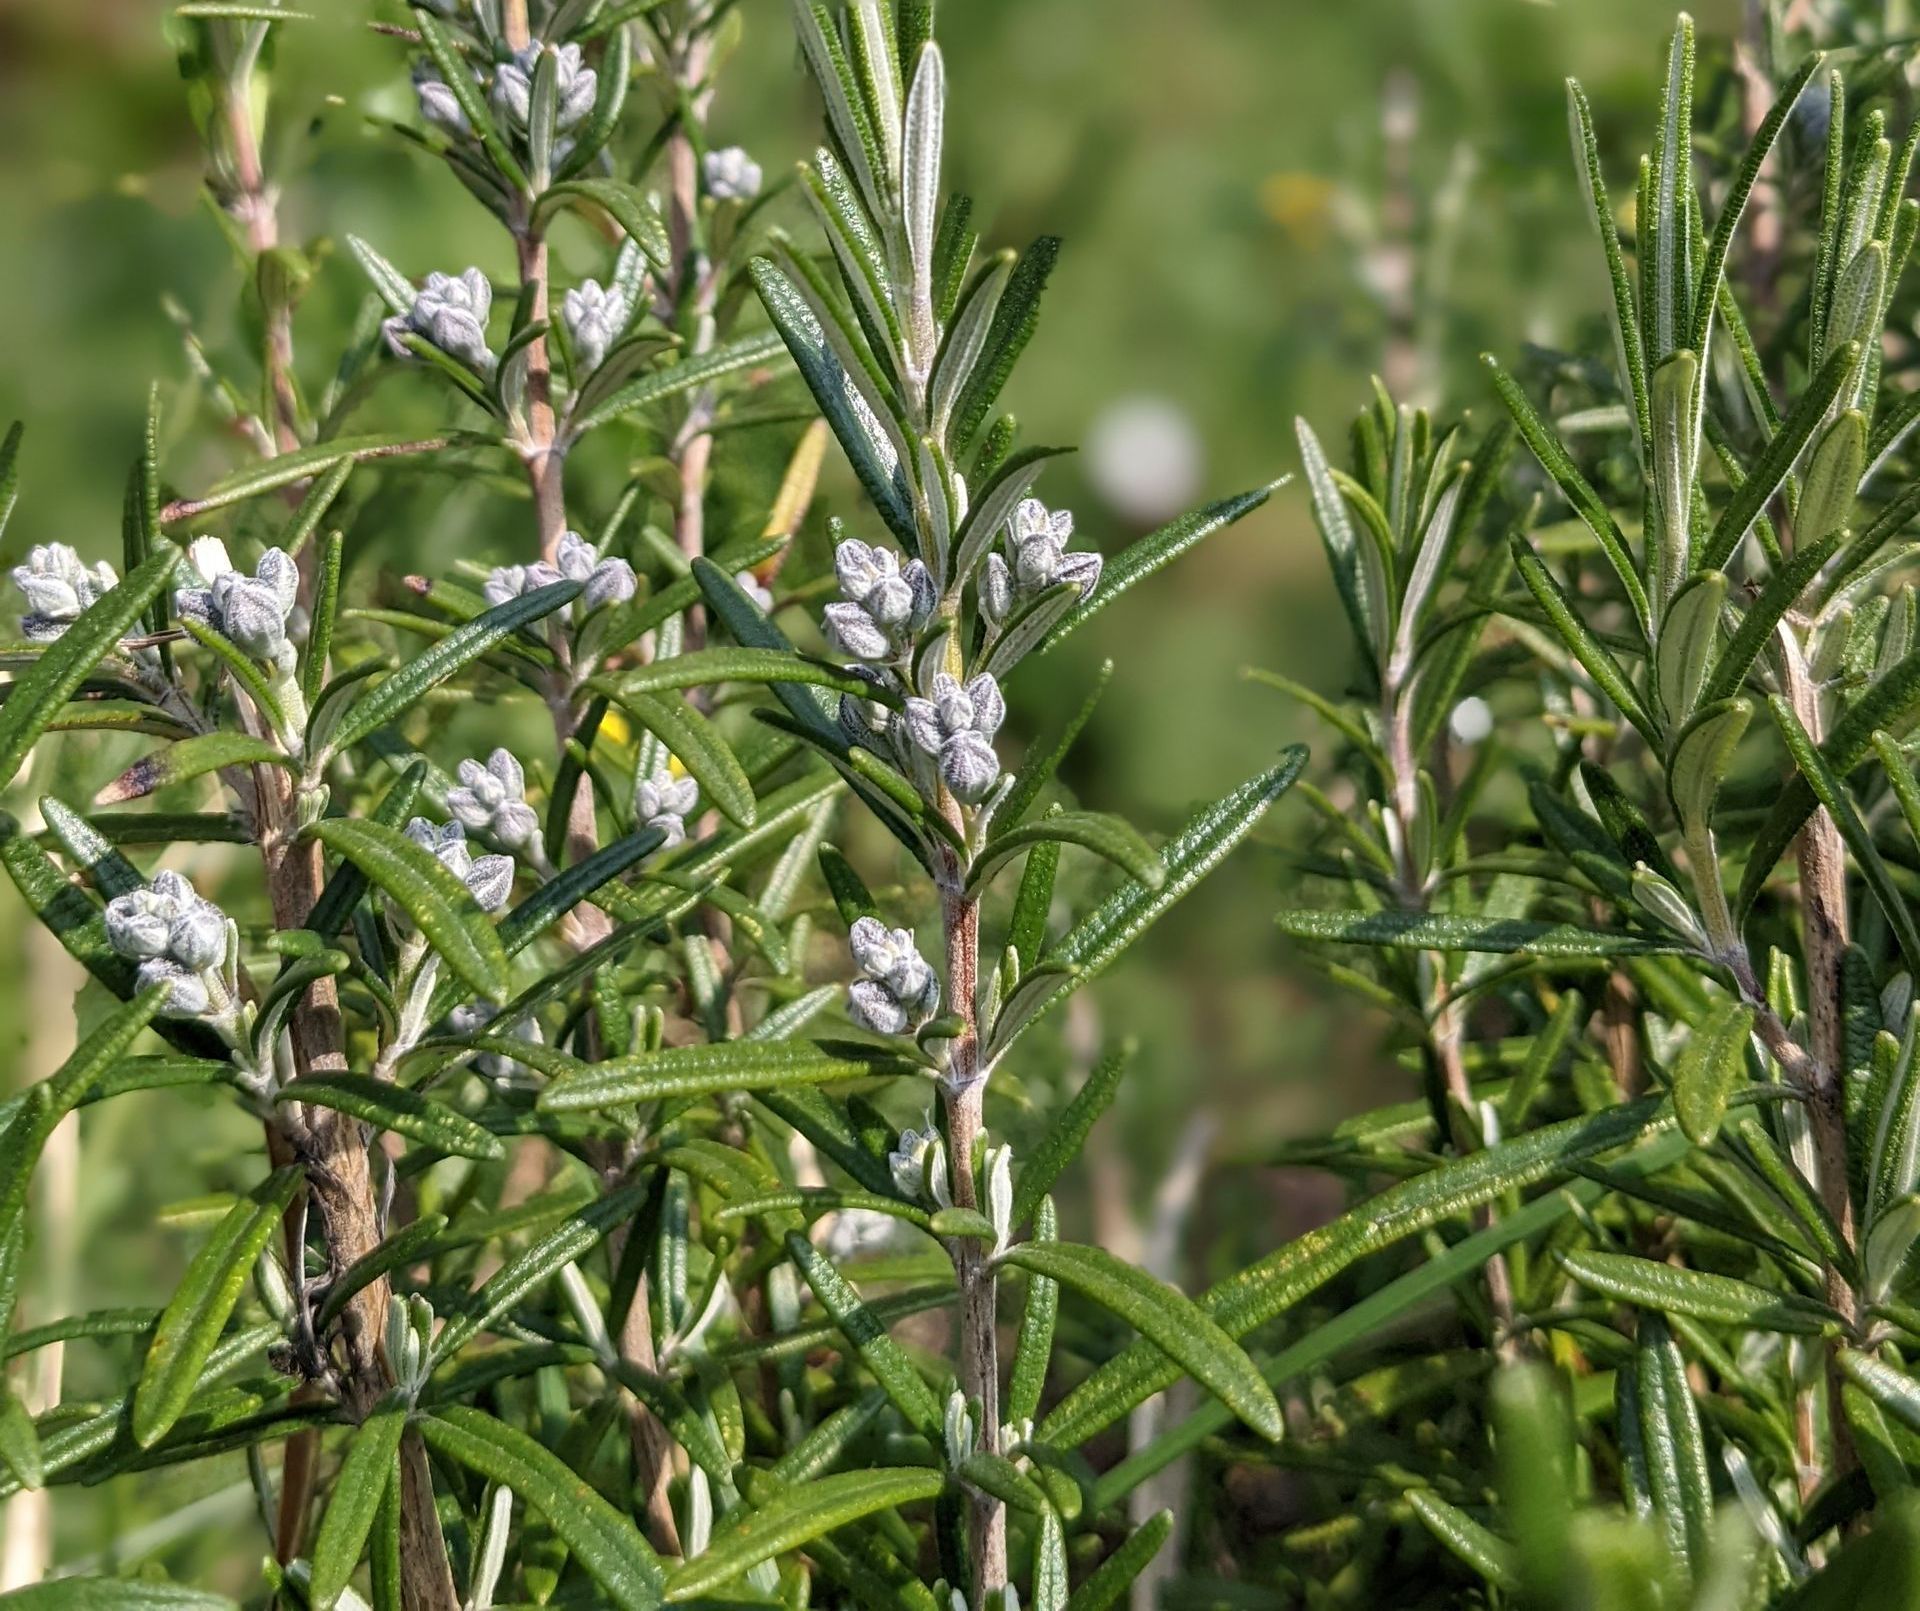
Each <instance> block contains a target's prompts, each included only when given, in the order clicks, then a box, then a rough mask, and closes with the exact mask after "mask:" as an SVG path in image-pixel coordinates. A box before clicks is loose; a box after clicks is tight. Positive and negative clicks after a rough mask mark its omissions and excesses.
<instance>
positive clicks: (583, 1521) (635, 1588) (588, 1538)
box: [418, 1404, 666, 1611]
mask: <svg viewBox="0 0 1920 1611" xmlns="http://www.w3.org/2000/svg"><path fill="white" fill-rule="evenodd" d="M418 1425H419V1429H420V1435H421V1437H422V1438H424V1439H425V1440H426V1443H427V1446H428V1447H429V1448H431V1449H432V1450H433V1451H434V1452H435V1453H436V1454H438V1455H440V1456H441V1457H443V1458H444V1459H448V1460H452V1461H455V1462H457V1463H458V1464H460V1465H463V1466H466V1467H467V1468H469V1469H470V1470H473V1471H477V1472H479V1473H480V1475H481V1476H483V1477H486V1478H487V1479H488V1480H489V1481H492V1482H497V1483H501V1484H503V1485H504V1486H506V1487H508V1488H511V1489H512V1490H513V1491H514V1492H515V1493H517V1494H519V1495H520V1496H521V1498H523V1499H525V1500H526V1501H527V1503H528V1504H530V1505H531V1506H533V1508H534V1509H536V1510H537V1511H539V1512H540V1514H541V1515H542V1516H544V1517H545V1518H546V1519H547V1525H548V1526H550V1527H551V1528H552V1529H553V1530H554V1532H555V1533H556V1534H557V1535H558V1536H559V1537H560V1539H561V1540H562V1541H563V1542H564V1543H565V1544H566V1546H567V1548H568V1549H569V1550H570V1551H571V1552H572V1555H573V1558H574V1559H575V1560H576V1561H578V1562H579V1563H580V1566H581V1567H582V1568H583V1569H584V1570H585V1571H586V1573H587V1575H588V1576H590V1577H591V1578H592V1579H593V1580H594V1582H595V1583H597V1584H599V1586H600V1591H601V1593H602V1594H604V1595H605V1596H606V1603H607V1604H609V1605H613V1606H617V1607H619V1608H620V1611H655V1608H656V1607H657V1606H658V1605H659V1604H660V1597H661V1593H662V1590H663V1589H664V1587H665V1581H666V1577H665V1573H664V1572H662V1570H661V1567H660V1560H659V1557H658V1556H656V1555H655V1554H654V1553H653V1551H652V1550H651V1549H650V1548H648V1547H647V1541H646V1540H645V1539H644V1538H642V1537H641V1536H640V1533H639V1530H638V1529H637V1528H636V1527H635V1526H634V1525H633V1523H632V1522H631V1521H629V1520H628V1519H627V1517H625V1516H624V1515H622V1514H621V1513H620V1512H619V1511H617V1510H615V1509H614V1508H613V1506H612V1505H610V1504H608V1503H607V1502H606V1500H604V1499H602V1498H601V1497H600V1495H599V1494H597V1493H596V1492H595V1491H594V1489H593V1485H592V1484H591V1483H589V1482H588V1481H587V1480H586V1479H585V1478H584V1477H582V1476H580V1475H578V1474H577V1473H576V1472H574V1471H573V1470H571V1469H570V1468H569V1467H568V1466H567V1465H566V1464H565V1463H564V1462H563V1461H562V1460H561V1459H560V1458H559V1457H558V1456H557V1455H555V1454H553V1453H552V1452H551V1451H549V1450H547V1449H545V1448H543V1447H542V1446H541V1445H540V1444H538V1443H535V1442H534V1441H533V1439H532V1438H530V1437H528V1436H527V1435H526V1433H524V1432H522V1431H520V1430H519V1429H518V1428H517V1427H511V1426H508V1425H506V1424H505V1423H504V1422H502V1421H496V1420H495V1419H494V1418H493V1417H492V1416H490V1415H486V1414H483V1413H482V1412H481V1411H479V1410H476V1409H474V1408H472V1407H471V1406H469V1405H464V1404H448V1405H443V1406H441V1407H440V1408H438V1409H436V1410H434V1411H433V1412H432V1413H431V1414H429V1415H425V1416H422V1417H421V1419H420V1421H419V1423H418Z"/></svg>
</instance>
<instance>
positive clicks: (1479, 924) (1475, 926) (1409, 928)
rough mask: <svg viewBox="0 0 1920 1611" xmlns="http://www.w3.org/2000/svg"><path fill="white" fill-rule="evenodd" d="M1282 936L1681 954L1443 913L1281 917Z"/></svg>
mask: <svg viewBox="0 0 1920 1611" xmlns="http://www.w3.org/2000/svg"><path fill="white" fill-rule="evenodd" d="M1277 921H1278V923H1279V925H1280V930H1281V932H1282V933H1283V934H1290V935H1292V936H1293V937H1294V938H1295V939H1298V940H1321V941H1327V942H1330V943H1333V944H1337V945H1384V946H1391V947H1395V948H1397V949H1400V950H1412V951H1489V952H1496V953H1507V952H1523V953H1525V954H1526V955H1528V956H1540V957H1609V956H1654V955H1659V954H1661V953H1664V952H1672V951H1677V950H1679V949H1680V947H1679V946H1678V945H1675V944H1673V943H1672V942H1670V941H1667V940H1663V939H1658V938H1655V937H1653V936H1650V935H1641V934H1613V933H1608V932H1606V931H1604V930H1601V929H1581V928H1575V927H1574V926H1573V925H1572V924H1571V923H1529V922H1524V921H1522V920H1520V919H1518V918H1497V917H1489V918H1479V917H1455V916H1453V915H1451V914H1449V913H1444V912H1432V913H1429V912H1282V913H1281V914H1280V915H1279V917H1278V919H1277Z"/></svg>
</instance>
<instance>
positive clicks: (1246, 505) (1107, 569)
mask: <svg viewBox="0 0 1920 1611" xmlns="http://www.w3.org/2000/svg"><path fill="white" fill-rule="evenodd" d="M1292 479H1293V477H1292V476H1282V477H1281V478H1280V479H1279V480H1278V481H1270V482H1268V483H1267V484H1266V485H1265V486H1264V487H1255V488H1254V489H1253V490H1252V491H1251V492H1242V493H1240V494H1238V495H1237V496H1235V497H1232V498H1222V499H1221V500H1220V501H1219V502H1218V503H1210V504H1208V505H1207V506H1206V507H1205V508H1204V509H1196V510H1194V511H1193V513H1192V514H1188V515H1182V516H1181V517H1180V518H1179V519H1178V520H1176V521H1174V522H1172V523H1171V524H1170V525H1166V526H1162V527H1161V528H1160V529H1159V530H1158V531H1156V532H1152V533H1149V534H1148V535H1147V536H1145V537H1142V538H1141V539H1140V540H1139V541H1138V542H1136V543H1132V544H1130V545H1128V546H1127V547H1126V548H1124V549H1122V550H1121V551H1120V552H1119V553H1117V554H1115V555H1114V556H1113V557H1112V558H1111V559H1109V560H1108V561H1107V563H1106V564H1105V565H1104V566H1103V567H1102V568H1101V571H1100V581H1099V583H1098V584H1097V585H1096V586H1095V587H1094V590H1093V593H1092V596H1091V597H1089V598H1087V599H1085V600H1084V601H1083V602H1082V603H1081V604H1080V606H1079V608H1078V609H1076V610H1074V611H1073V613H1072V614H1070V615H1068V616H1067V617H1066V619H1065V620H1063V621H1062V622H1061V623H1060V624H1059V625H1058V626H1057V627H1055V628H1054V629H1053V633H1052V635H1051V636H1050V637H1048V639H1047V641H1046V645H1045V648H1044V649H1043V650H1042V653H1050V652H1051V651H1052V650H1053V649H1055V648H1056V647H1058V646H1059V645H1060V644H1062V643H1064V642H1065V641H1066V640H1067V639H1068V638H1069V637H1071V636H1072V635H1073V634H1074V633H1075V632H1077V631H1079V630H1080V628H1081V627H1083V626H1085V625H1086V624H1087V622H1088V621H1090V620H1091V619H1092V618H1093V617H1094V616H1096V615H1098V614H1099V613H1100V612H1101V611H1102V610H1104V609H1105V608H1106V607H1107V606H1108V605H1109V604H1111V603H1112V602H1113V601H1114V600H1115V599H1117V598H1118V597H1119V596H1120V595H1121V594H1122V593H1124V592H1126V591H1127V589H1128V588H1130V587H1133V586H1134V585H1135V584H1137V583H1139V582H1144V581H1145V580H1146V579H1147V578H1148V577H1149V576H1151V575H1152V574H1153V573H1154V572H1155V571H1157V570H1159V569H1160V568H1161V567H1162V566H1163V565H1168V564H1171V563H1172V562H1173V561H1174V560H1176V559H1178V558H1179V557H1180V556H1181V555H1182V554H1184V553H1185V552H1186V551H1187V550H1188V549H1189V548H1192V547H1193V546H1194V545H1195V544H1197V543H1200V542H1202V541H1204V540H1205V539H1206V538H1208V537H1211V536H1212V535H1213V534H1214V533H1215V532H1217V531H1224V530H1226V528H1227V527H1229V526H1231V525H1233V524H1234V523H1235V522H1236V521H1238V520H1241V519H1243V518H1244V517H1246V516H1247V515H1250V514H1252V513H1253V511H1254V510H1256V509H1258V508H1259V507H1260V506H1261V505H1262V504H1264V503H1265V502H1266V501H1267V500H1268V499H1269V498H1271V497H1272V496H1273V495H1274V493H1276V492H1277V491H1279V490H1280V488H1282V487H1284V486H1285V485H1286V484H1287V483H1288V482H1289V481H1291V480H1292Z"/></svg>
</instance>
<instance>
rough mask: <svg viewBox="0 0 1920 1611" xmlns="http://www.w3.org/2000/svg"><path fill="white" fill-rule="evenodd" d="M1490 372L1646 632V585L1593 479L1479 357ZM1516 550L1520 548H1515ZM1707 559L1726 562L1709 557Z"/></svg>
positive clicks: (1522, 396)
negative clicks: (1604, 555) (1586, 475)
mask: <svg viewBox="0 0 1920 1611" xmlns="http://www.w3.org/2000/svg"><path fill="white" fill-rule="evenodd" d="M1481 362H1482V363H1484V364H1485V365H1486V366H1487V368H1488V370H1489V371H1490V372H1491V373H1492V375H1493V384H1494V387H1495V389H1496V390H1497V391H1498V392H1499V393H1500V399H1501V401H1502V402H1504V403H1505V404H1506V405H1507V412H1508V413H1510V414H1511V415H1512V416H1513V422H1514V424H1515V425H1517V426H1518V427H1519V428H1520V435H1521V437H1522V438H1523V439H1524V440H1525V442H1526V444H1527V446H1528V447H1529V448H1531V449H1532V450H1533V456H1534V457H1535V458H1536V459H1538V460H1539V461H1540V467H1541V468H1542V469H1543V470H1545V471H1546V472H1547V474H1548V475H1549V476H1551V477H1552V478H1553V481H1554V483H1555V485H1557V486H1558V487H1559V488H1560V491H1561V493H1562V495H1563V496H1564V497H1565V498H1566V500H1567V502H1568V503H1570V504H1571V505H1572V506H1573V512H1574V513H1575V514H1576V515H1578V516H1579V517H1580V519H1581V520H1582V521H1583V522H1585V524H1586V527H1587V530H1589V531H1590V532H1592V533H1593V535H1594V536H1595V537H1596V538H1598V539H1599V542H1600V547H1601V550H1602V552H1604V553H1605V554H1606V556H1607V562H1608V563H1609V564H1610V565H1612V567H1613V573H1614V575H1615V577H1616V578H1617V579H1618V580H1619V583H1620V588H1621V591H1622V592H1624V593H1625V594H1626V596H1627V599H1628V602H1629V603H1631V604H1632V605H1633V613H1634V616H1635V618H1636V619H1637V620H1638V621H1639V623H1640V630H1641V632H1642V633H1645V632H1646V631H1648V630H1649V628H1650V626H1651V624H1652V617H1651V615H1650V614H1649V613H1648V609H1647V590H1646V589H1645V588H1644V587H1643V586H1642V585H1641V583H1640V576H1639V573H1638V572H1637V571H1636V570H1635V569H1634V565H1633V558H1632V556H1631V555H1630V554H1629V553H1628V552H1627V540H1626V538H1625V537H1623V536H1622V535H1621V533H1620V527H1619V525H1618V524H1617V523H1616V522H1615V520H1614V518H1613V516H1612V514H1611V513H1609V512H1608V510H1607V506H1606V505H1605V504H1604V503H1602V502H1601V501H1600V494H1599V493H1597V492H1595V491H1594V490H1593V487H1592V485H1591V483H1589V482H1588V480H1587V478H1586V477H1585V476H1583V475H1582V474H1581V473H1580V470H1579V467H1578V466H1576V465H1575V464H1574V462H1573V459H1572V456H1571V455H1570V454H1569V453H1568V452H1567V450H1566V448H1565V447H1564V446H1562V445H1561V442H1560V439H1559V438H1558V437H1557V436H1555V435H1554V434H1553V428H1552V427H1551V426H1550V425H1548V424H1547V422H1546V421H1545V420H1543V419H1541V417H1540V416H1539V415H1538V414H1536V413H1535V412H1534V408H1533V404H1531V403H1530V402H1528V401H1527V396H1526V393H1525V392H1523V391H1521V389H1520V386H1519V383H1518V382H1516V381H1515V380H1514V379H1513V377H1512V376H1511V375H1509V374H1508V373H1507V372H1506V371H1505V370H1504V369H1502V368H1501V367H1500V365H1499V364H1498V363H1497V362H1495V361H1494V359H1493V358H1492V357H1491V356H1490V355H1485V356H1483V357H1482V358H1481ZM1515 552H1516V554H1517V553H1518V552H1519V550H1518V549H1516V551H1515ZM1707 563H1724V561H1719V562H1716V561H1713V560H1711V559H1709V560H1707Z"/></svg>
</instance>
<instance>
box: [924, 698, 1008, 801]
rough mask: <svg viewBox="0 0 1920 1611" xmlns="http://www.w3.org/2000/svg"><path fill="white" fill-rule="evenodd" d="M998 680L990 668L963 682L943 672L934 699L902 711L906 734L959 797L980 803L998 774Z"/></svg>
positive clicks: (1001, 711)
mask: <svg viewBox="0 0 1920 1611" xmlns="http://www.w3.org/2000/svg"><path fill="white" fill-rule="evenodd" d="M1006 714H1007V706H1006V701H1005V699H1004V698H1003V697H1002V696H1001V693H1000V685H999V683H997V682H996V681H995V680H994V678H993V677H992V676H991V675H989V674H988V673H986V672H982V673H981V674H980V675H979V676H977V677H974V678H972V679H971V680H970V681H968V682H967V683H965V684H964V685H963V684H961V683H960V682H959V681H958V680H957V679H955V678H953V677H950V676H948V675H947V674H946V673H945V672H941V673H940V674H939V675H938V676H936V677H935V678H934V679H933V697H932V698H931V699H921V698H917V697H916V698H912V699H909V700H908V701H907V702H906V705H905V708H904V709H903V710H902V712H901V718H902V721H903V722H904V724H905V727H906V730H907V735H908V737H910V738H911V739H912V740H913V743H914V745H915V746H916V747H917V748H918V749H919V750H920V751H921V753H922V754H924V755H926V756H928V757H929V758H930V759H932V760H933V761H935V762H936V763H937V764H938V766H939V769H940V776H941V777H942V779H944V780H945V782H946V785H947V787H948V788H949V789H951V790H952V791H953V793H954V796H955V798H956V799H959V800H962V801H965V802H966V803H967V804H969V805H973V804H977V803H978V802H979V801H981V800H984V799H985V798H986V797H987V796H988V795H989V794H990V793H992V792H993V786H994V784H995V783H997V782H998V781H999V779H1000V758H999V756H997V755H996V754H995V753H994V749H993V735H994V734H995V733H997V732H998V731H999V730H1000V724H1001V722H1002V721H1004V720H1005V719H1006Z"/></svg>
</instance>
